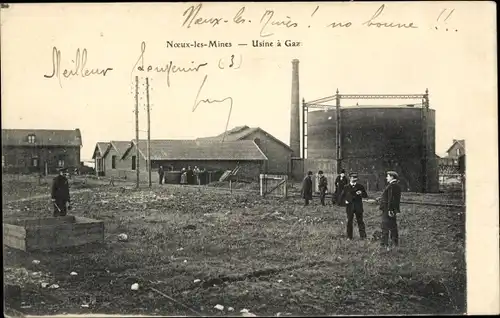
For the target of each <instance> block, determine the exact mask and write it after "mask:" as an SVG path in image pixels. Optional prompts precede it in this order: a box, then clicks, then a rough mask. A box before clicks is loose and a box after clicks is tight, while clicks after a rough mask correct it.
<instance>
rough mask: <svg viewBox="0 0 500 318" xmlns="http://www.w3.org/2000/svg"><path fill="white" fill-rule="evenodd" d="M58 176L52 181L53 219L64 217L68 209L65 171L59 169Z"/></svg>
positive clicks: (68, 201)
mask: <svg viewBox="0 0 500 318" xmlns="http://www.w3.org/2000/svg"><path fill="white" fill-rule="evenodd" d="M58 170H59V175H58V176H57V177H55V178H54V179H53V180H52V195H51V197H52V203H53V204H54V217H57V216H65V215H66V212H67V210H68V208H69V209H71V207H70V196H69V183H68V179H67V178H66V176H65V175H64V174H65V172H66V169H64V168H60V169H58Z"/></svg>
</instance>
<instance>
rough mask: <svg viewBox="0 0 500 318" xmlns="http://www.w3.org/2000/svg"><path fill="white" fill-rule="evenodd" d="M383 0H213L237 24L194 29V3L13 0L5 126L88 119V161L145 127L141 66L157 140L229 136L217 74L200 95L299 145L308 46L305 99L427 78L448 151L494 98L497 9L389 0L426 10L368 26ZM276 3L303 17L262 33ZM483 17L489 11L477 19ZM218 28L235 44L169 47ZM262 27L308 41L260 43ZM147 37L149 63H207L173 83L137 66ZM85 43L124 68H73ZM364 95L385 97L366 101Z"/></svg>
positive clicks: (218, 34)
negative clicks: (480, 100) (56, 57)
mask: <svg viewBox="0 0 500 318" xmlns="http://www.w3.org/2000/svg"><path fill="white" fill-rule="evenodd" d="M381 4H382V3H371V4H370V3H355V4H353V3H350V4H342V3H336V4H327V3H321V4H319V8H318V9H317V10H316V8H317V6H316V5H314V4H301V3H293V4H287V5H285V4H267V5H258V4H246V7H245V10H244V13H243V15H242V17H243V18H245V20H247V21H248V20H252V19H254V21H252V22H246V24H243V25H239V24H238V25H236V24H235V23H233V24H231V23H232V18H233V16H234V15H235V13H236V12H238V10H239V9H240V8H241V7H242V6H243V5H241V4H237V3H234V4H224V5H220V4H212V5H210V4H203V6H202V8H201V9H200V12H199V13H198V17H202V18H209V17H218V16H222V17H224V19H226V18H227V19H228V20H229V24H231V25H226V24H224V22H223V21H221V23H222V25H220V24H219V25H216V26H215V27H213V26H212V25H207V24H205V25H197V24H195V23H192V24H191V25H190V27H189V28H187V27H186V26H185V27H182V23H183V22H184V20H185V18H186V16H183V13H184V11H185V10H186V9H187V8H188V7H189V6H191V5H193V4H182V3H180V4H169V5H167V4H148V5H147V6H139V5H134V4H128V5H126V4H108V5H104V4H103V5H101V6H98V5H83V4H82V5H59V6H57V5H43V6H40V5H13V6H12V7H11V8H10V9H8V11H4V12H2V98H3V100H2V105H3V107H2V127H4V128H44V129H75V128H79V129H80V130H81V132H82V138H83V148H82V160H86V159H90V158H91V157H92V152H93V149H94V146H95V143H96V142H97V141H109V140H131V139H133V138H135V115H134V107H135V98H134V91H135V90H134V85H135V84H134V76H135V75H137V76H139V77H140V78H139V126H140V128H139V130H140V138H141V139H142V138H147V133H146V131H147V116H146V106H145V105H146V94H145V92H146V88H145V77H146V76H148V77H149V78H150V88H151V89H150V94H149V99H150V105H151V108H150V109H151V113H150V122H151V138H152V139H183V138H197V137H203V136H210V135H217V134H220V133H221V132H223V131H224V130H225V128H226V123H227V120H228V115H229V104H230V103H229V101H228V100H226V101H225V102H222V103H210V104H207V103H200V104H199V106H198V107H197V108H196V109H195V111H193V105H194V104H195V100H196V97H197V92H198V90H199V89H200V87H201V84H202V82H203V79H204V77H205V75H206V76H207V77H206V80H205V83H204V85H203V87H202V88H201V93H200V95H199V99H198V100H200V99H207V98H208V99H217V100H223V99H225V98H226V97H231V98H232V100H233V107H232V111H231V116H230V120H229V124H228V126H229V128H231V127H234V126H239V125H248V126H259V127H261V128H263V129H264V130H266V131H268V132H269V133H271V134H273V135H274V136H276V137H277V138H279V139H281V140H282V141H284V142H285V143H287V144H288V143H289V131H290V102H291V72H292V66H291V60H292V59H295V58H296V59H299V60H300V66H299V69H300V71H299V72H300V97H301V99H302V98H305V99H306V100H314V99H318V98H321V97H324V96H329V95H333V94H334V93H335V91H336V89H337V88H338V89H339V90H340V92H341V93H345V94H355V93H360V94H384V93H389V94H406V93H409V94H410V93H411V94H422V93H424V91H425V89H426V88H428V89H429V93H430V105H431V108H432V109H435V110H436V152H437V153H438V154H443V153H444V152H445V151H446V149H447V148H448V147H449V146H451V143H452V140H453V139H466V133H465V131H464V129H463V128H464V123H466V122H467V121H468V113H469V112H470V110H471V108H476V107H483V106H486V105H476V104H477V96H478V95H480V94H481V93H482V91H483V90H485V89H488V87H481V85H488V83H487V80H486V79H487V78H488V77H487V76H485V75H487V74H486V73H485V72H489V71H491V70H488V69H487V68H486V67H485V65H487V64H485V62H484V61H485V59H486V60H487V59H491V58H492V56H493V55H492V48H494V46H492V42H491V34H488V33H487V32H485V30H488V28H491V26H492V23H494V16H492V15H491V14H490V15H488V14H486V15H485V12H486V11H485V9H484V8H486V6H482V7H481V6H476V8H478V9H476V10H471V9H470V8H469V7H467V6H466V5H464V4H459V3H458V4H457V3H455V4H454V7H452V8H451V7H450V8H447V7H446V6H443V5H439V4H433V3H426V4H425V5H424V4H392V3H389V4H385V6H384V9H383V12H382V15H381V16H380V17H379V18H378V19H379V20H372V21H374V22H376V21H382V22H387V21H388V22H391V21H396V22H401V23H403V22H404V23H409V22H414V24H415V25H417V26H418V28H413V29H406V28H405V29H397V28H396V29H391V28H382V29H381V28H376V27H362V26H361V25H362V23H363V22H364V21H367V20H369V19H370V17H372V16H373V14H374V13H375V12H376V11H377V9H378V8H380V6H381ZM194 5H196V3H195V4H194ZM443 8H444V9H445V10H444V9H443ZM481 8H483V9H481ZM266 9H272V10H274V15H273V17H272V19H273V20H272V21H274V20H287V19H286V17H290V18H291V19H292V20H293V21H295V22H296V23H297V24H298V25H299V26H298V27H296V28H294V27H290V28H286V27H277V26H269V25H268V26H267V27H266V29H265V30H266V31H265V32H268V33H274V34H273V35H271V36H268V37H262V36H261V26H262V24H259V20H260V18H261V17H262V15H263V12H265V10H266ZM453 9H454V10H453ZM315 10H316V12H314V11H315ZM452 10H453V12H452V13H451V15H450V12H451V11H452ZM440 14H441V17H440V20H439V21H438V20H437V18H438V17H439V16H440ZM448 15H450V16H449V17H448ZM198 17H197V18H198ZM445 17H448V19H447V20H446V21H444V20H445ZM479 17H480V19H479ZM471 19H476V20H477V21H475V23H474V24H470V23H468V21H470V20H471ZM265 20H266V19H264V21H265ZM333 21H336V22H343V23H346V22H349V21H351V23H352V24H353V25H354V26H352V27H350V28H339V27H337V28H334V29H332V28H328V27H326V25H327V24H329V23H331V22H333ZM270 23H271V22H270ZM309 26H310V27H309ZM445 28H448V29H449V30H448V31H445ZM455 30H456V31H455ZM265 32H264V33H262V34H265ZM209 40H215V41H220V42H231V43H232V47H230V48H227V47H226V48H167V47H166V46H167V45H166V42H167V41H174V42H186V41H188V42H189V41H190V42H192V41H198V42H207V41H209ZM254 40H260V41H262V40H265V41H274V42H275V41H277V40H280V41H281V42H282V44H284V42H285V40H291V41H293V42H301V45H300V46H298V47H285V46H284V45H283V46H282V47H272V48H271V47H258V48H255V47H252V41H254ZM142 42H144V43H145V45H146V46H145V52H144V55H143V57H144V64H145V65H152V66H153V68H154V67H156V66H160V67H162V66H165V65H166V64H168V63H169V62H170V61H172V63H173V64H174V65H177V66H178V67H185V68H188V67H190V66H192V65H199V64H202V63H207V65H205V66H201V67H200V68H199V70H198V72H184V73H183V72H170V85H168V84H167V76H166V74H165V73H161V72H160V73H158V72H150V73H146V72H140V71H138V70H134V65H135V64H136V62H137V61H138V59H139V57H140V55H141V43H142ZM238 43H247V44H248V45H247V46H237V44H238ZM275 44H276V43H275ZM54 47H56V48H57V50H60V54H61V58H60V65H61V66H60V67H61V75H60V77H61V80H60V82H59V80H58V79H57V76H54V77H52V78H45V77H44V75H51V74H52V73H53V64H54V63H53V50H54ZM78 49H80V58H82V56H83V51H84V50H86V57H87V60H86V67H87V68H88V69H101V70H102V69H106V68H112V70H110V71H108V72H107V73H106V76H102V75H91V76H88V77H85V78H82V77H81V76H72V77H70V78H65V77H64V76H63V75H62V72H63V70H64V69H65V68H67V69H74V68H75V62H72V61H75V60H76V57H77V50H78ZM232 56H234V57H232ZM231 60H232V61H233V63H234V65H233V67H232V68H230V67H228V66H229V65H230V64H231ZM219 61H221V63H222V66H223V67H225V68H224V69H220V68H219V67H218V63H219ZM192 62H194V63H192ZM224 65H225V66H224ZM238 67H239V68H238ZM146 68H147V66H146ZM351 102H352V104H355V103H356V101H351ZM366 103H368V104H378V103H381V101H376V100H375V101H360V104H366ZM382 103H385V104H387V103H396V104H401V103H405V101H383V102H382Z"/></svg>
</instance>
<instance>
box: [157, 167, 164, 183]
mask: <svg viewBox="0 0 500 318" xmlns="http://www.w3.org/2000/svg"><path fill="white" fill-rule="evenodd" d="M164 175H165V171H164V170H163V166H160V167H159V168H158V178H159V179H160V184H163V176H164Z"/></svg>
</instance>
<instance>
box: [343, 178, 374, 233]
mask: <svg viewBox="0 0 500 318" xmlns="http://www.w3.org/2000/svg"><path fill="white" fill-rule="evenodd" d="M349 177H350V179H351V180H350V182H349V184H347V185H346V186H345V187H344V190H343V191H342V193H341V195H340V198H341V199H342V202H344V203H345V205H346V212H347V239H348V240H352V237H353V233H352V232H353V219H354V216H356V222H357V223H358V229H359V236H360V238H361V239H362V240H364V239H366V230H365V222H364V221H363V200H362V199H363V198H367V197H368V194H367V193H366V190H365V187H364V186H363V185H361V184H359V183H358V174H357V173H351V174H350V176H349Z"/></svg>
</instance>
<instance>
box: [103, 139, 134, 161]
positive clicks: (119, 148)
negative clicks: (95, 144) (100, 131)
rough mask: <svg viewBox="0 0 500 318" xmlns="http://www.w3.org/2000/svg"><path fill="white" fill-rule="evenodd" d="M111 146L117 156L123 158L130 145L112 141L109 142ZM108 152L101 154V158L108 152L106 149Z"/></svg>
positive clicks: (124, 142) (127, 142)
mask: <svg viewBox="0 0 500 318" xmlns="http://www.w3.org/2000/svg"><path fill="white" fill-rule="evenodd" d="M109 143H110V144H111V147H113V148H114V149H115V150H116V152H117V153H118V155H120V156H123V155H124V154H125V152H126V151H127V150H128V148H129V147H130V145H131V144H132V142H131V141H123V140H120V141H118V140H112V141H110V142H109ZM107 149H108V151H106V152H105V153H104V154H103V157H104V156H106V155H107V154H108V152H109V149H110V147H108V148H107Z"/></svg>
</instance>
